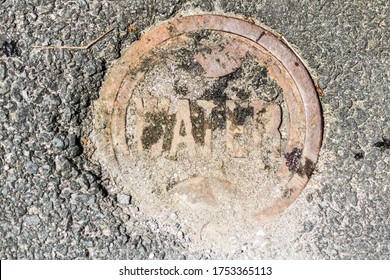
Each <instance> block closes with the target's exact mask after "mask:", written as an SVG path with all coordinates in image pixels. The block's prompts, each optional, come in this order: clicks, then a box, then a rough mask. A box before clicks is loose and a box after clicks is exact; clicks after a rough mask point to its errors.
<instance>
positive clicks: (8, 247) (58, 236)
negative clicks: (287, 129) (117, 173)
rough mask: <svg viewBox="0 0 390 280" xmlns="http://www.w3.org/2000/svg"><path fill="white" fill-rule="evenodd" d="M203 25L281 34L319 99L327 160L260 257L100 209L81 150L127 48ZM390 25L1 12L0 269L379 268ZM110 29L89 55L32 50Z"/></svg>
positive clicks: (356, 16) (201, 4)
mask: <svg viewBox="0 0 390 280" xmlns="http://www.w3.org/2000/svg"><path fill="white" fill-rule="evenodd" d="M206 12H207V13H209V12H213V13H218V14H227V15H241V16H242V15H243V16H246V17H251V18H253V20H255V22H257V23H262V24H265V25H267V26H269V27H271V28H272V29H274V30H276V31H278V32H279V33H281V34H283V36H284V37H285V38H286V39H287V40H288V41H289V42H290V43H291V44H293V45H294V46H296V48H297V50H298V52H299V54H300V55H301V56H302V57H303V59H304V60H305V62H306V63H307V65H308V67H309V68H310V70H311V74H312V75H313V76H316V77H318V78H319V84H320V86H321V87H322V88H323V89H324V93H323V96H322V97H321V104H322V109H323V118H324V140H323V146H322V150H321V154H320V159H319V162H318V165H317V168H316V171H315V173H314V175H313V176H312V178H311V180H310V182H309V184H308V186H307V187H306V189H305V191H304V193H303V194H302V195H301V196H300V198H299V199H298V200H297V201H296V202H295V204H294V205H293V206H292V207H291V208H290V209H289V211H287V212H285V213H284V214H283V215H282V216H281V217H280V218H279V219H277V220H276V221H275V222H273V223H272V224H267V225H264V226H263V227H261V228H259V230H258V239H257V240H258V242H257V243H256V242H252V243H251V242H249V243H247V244H242V246H241V247H240V249H239V250H235V251H232V252H223V253H221V252H220V251H218V250H216V249H213V248H199V247H197V248H194V247H193V246H191V241H190V239H189V237H188V236H187V235H186V234H185V231H183V229H182V228H181V225H180V223H176V224H175V223H174V222H173V223H170V225H169V226H165V225H163V224H159V223H157V222H156V221H154V220H153V219H151V218H150V217H148V216H146V215H144V214H143V213H142V212H141V211H139V209H138V206H137V205H135V204H134V203H131V200H130V197H128V196H125V195H118V196H112V195H110V194H109V192H108V191H107V190H109V189H110V184H112V183H111V182H110V181H109V180H108V174H105V172H104V170H103V172H102V170H101V168H100V166H99V165H98V164H97V163H96V162H94V161H91V160H90V158H91V154H92V152H93V148H92V147H91V145H90V143H89V138H88V135H89V133H90V132H91V127H92V125H91V121H92V120H91V111H92V106H93V102H94V100H96V99H97V98H98V97H99V96H98V95H99V89H100V86H101V84H102V82H103V81H104V76H105V74H106V72H107V70H109V69H110V66H111V65H112V64H113V63H114V62H115V59H116V58H118V57H119V56H120V55H121V53H122V51H123V50H124V49H125V47H126V46H128V45H129V44H131V43H132V42H133V41H135V40H137V38H139V36H140V35H141V34H142V32H143V31H144V30H145V29H147V28H148V27H150V26H152V25H154V24H156V23H158V22H159V21H162V20H165V19H168V18H172V17H175V16H178V15H179V14H184V15H187V14H196V13H206ZM389 18H390V6H389V3H388V1H363V0H362V1H342V2H340V3H335V2H333V1H223V0H222V1H218V2H217V1H180V0H176V1H160V2H158V1H99V2H97V1H96V2H95V1H93V2H92V1H82V0H80V1H39V0H36V1H8V0H6V1H4V0H3V1H0V23H1V24H0V39H1V41H0V42H1V43H2V42H4V41H6V40H8V41H11V40H14V41H16V42H17V51H16V53H13V54H12V55H11V56H9V57H8V56H6V55H5V54H3V55H2V56H1V57H0V126H1V127H0V170H1V173H0V208H1V211H0V213H1V214H0V232H1V235H2V238H1V240H0V256H1V258H2V259H75V258H77V259H84V258H85V259H89V258H101V259H123V258H129V259H149V258H155V259H185V258H187V259H193V258H195V259H199V258H204V259H207V258H240V259H243V258H276V259H280V258H287V259H291V258H293V259H296V258H299V259H301V258H310V259H329V258H330V259H356V258H359V259H389V256H390V245H389V244H390V229H389V213H390V212H389V211H390V209H389V205H390V203H389V202H390V201H389V200H390V190H389V185H390V184H389V181H390V180H389V161H390V155H389V145H390V144H389V142H388V140H387V139H389V138H390V126H389V118H390V113H389V112H390V108H389V94H390V83H389V80H390V66H389V63H390V47H389V45H390V20H389ZM128 26H134V27H136V28H137V30H136V31H134V30H129V29H128ZM111 28H114V31H113V32H112V33H110V34H108V35H107V36H106V37H105V38H104V39H103V40H101V41H100V42H98V43H97V44H96V45H94V46H92V47H91V48H90V49H89V50H78V51H74V50H73V51H69V50H37V49H33V48H32V45H49V44H64V45H65V44H66V45H84V44H87V43H89V42H90V41H92V40H93V39H95V38H96V37H98V36H99V35H100V34H102V33H104V32H105V31H107V30H109V29H111ZM8 54H10V53H9V52H8ZM297 214H298V215H297ZM170 218H171V219H172V220H173V221H175V219H177V217H176V216H175V215H174V214H172V215H171V217H170ZM172 224H173V225H175V226H172Z"/></svg>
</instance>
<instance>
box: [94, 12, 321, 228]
mask: <svg viewBox="0 0 390 280" xmlns="http://www.w3.org/2000/svg"><path fill="white" fill-rule="evenodd" d="M202 30H213V31H221V32H227V33H231V34H235V35H238V36H240V37H242V38H243V39H245V40H249V41H251V42H252V43H254V44H257V45H259V46H261V47H262V48H263V49H265V50H266V51H268V52H269V54H270V55H271V56H273V57H274V58H275V59H277V60H278V61H279V62H280V63H281V64H282V65H283V66H284V68H285V69H286V70H287V72H288V73H289V75H290V76H291V77H292V80H293V81H294V85H291V86H294V87H296V88H297V89H298V91H299V94H300V97H301V100H302V103H303V114H304V116H302V117H303V118H304V120H305V133H304V143H303V149H302V159H305V161H306V162H305V164H306V163H310V164H309V165H310V170H309V171H308V172H306V174H303V175H302V174H300V175H298V174H293V176H292V177H291V179H290V180H289V182H288V183H287V185H286V187H287V189H289V195H288V196H287V197H280V198H278V199H276V200H275V201H273V202H272V203H271V204H270V206H269V207H267V208H265V209H263V210H261V211H260V212H259V213H257V214H256V219H257V220H259V221H265V220H268V219H269V218H271V217H273V216H275V215H278V214H280V213H282V212H283V211H284V210H286V209H287V208H288V207H289V206H290V205H291V204H292V203H293V202H294V201H295V200H296V198H297V197H298V196H299V195H300V193H301V192H302V191H303V189H304V188H305V186H306V184H307V182H308V180H309V178H310V175H311V173H312V171H313V168H314V165H315V164H316V162H317V160H318V154H319V151H320V147H321V141H322V117H321V109H320V104H319V100H318V96H317V92H316V90H315V87H314V85H313V81H312V79H311V77H310V75H309V72H308V71H307V69H306V68H305V66H304V64H303V63H302V61H301V60H300V58H299V57H298V56H297V55H296V54H295V52H294V51H293V50H292V49H290V48H289V46H288V45H287V44H285V43H284V42H283V40H282V39H281V37H280V36H278V35H275V34H274V33H272V32H271V31H269V30H268V29H265V28H263V27H260V26H257V25H255V24H253V23H250V22H247V21H244V20H242V19H238V18H233V17H227V16H221V15H194V16H186V17H182V18H178V19H173V20H169V21H167V22H165V23H162V24H160V25H158V26H157V27H154V28H152V29H151V30H149V31H148V32H147V33H146V34H145V35H144V36H143V37H142V38H141V39H140V40H139V41H137V42H135V43H133V44H132V45H130V46H129V48H128V49H127V50H126V52H125V53H124V54H123V56H122V57H121V58H120V59H119V60H118V62H117V63H116V64H115V65H114V66H113V68H112V69H111V71H110V73H109V75H108V76H107V79H106V81H105V82H104V84H103V86H102V89H101V91H100V98H99V100H98V101H97V102H96V104H95V112H94V117H95V118H94V139H95V145H96V148H97V157H98V158H99V159H100V160H101V161H102V164H103V165H105V166H111V168H109V170H110V171H111V176H112V177H114V179H115V181H116V182H117V184H118V185H120V184H121V177H122V173H121V169H120V164H119V159H118V157H117V152H116V150H115V147H114V145H115V144H114V141H113V139H112V126H113V122H112V117H113V116H114V115H117V114H120V113H121V112H118V111H117V110H115V109H116V107H118V104H120V103H121V99H122V98H121V96H120V95H119V92H120V91H121V88H122V87H125V86H126V82H125V80H126V78H127V77H128V75H129V71H130V68H132V67H130V65H131V66H135V65H139V63H140V62H141V61H142V57H143V56H145V55H146V54H148V53H149V52H150V51H152V50H153V49H154V48H155V47H157V46H158V45H160V44H162V43H164V42H166V41H168V40H170V39H173V38H176V37H179V36H180V35H183V34H185V33H189V32H199V31H202ZM132 77H133V78H134V79H135V80H137V79H138V78H137V77H136V76H132ZM119 107H120V106H119ZM122 113H123V112H122ZM290 121H291V122H293V121H294V120H290ZM289 138H290V135H289ZM121 152H122V151H121ZM122 155H123V154H122ZM122 155H121V156H122ZM128 156H129V155H128ZM120 190H121V189H120V187H119V188H116V189H115V190H112V192H115V193H116V192H120Z"/></svg>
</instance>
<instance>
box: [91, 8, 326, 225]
mask: <svg viewBox="0 0 390 280" xmlns="http://www.w3.org/2000/svg"><path fill="white" fill-rule="evenodd" d="M200 32H212V34H215V36H216V38H220V39H218V40H220V41H218V40H216V41H217V43H218V42H222V45H218V44H215V45H213V43H212V40H208V41H207V40H206V39H205V38H208V37H207V36H209V35H207V36H204V37H202V36H201V37H200V38H201V39H199V40H200V41H201V40H204V41H207V42H206V43H204V44H205V45H207V47H204V46H203V47H202V48H199V49H196V48H194V49H195V50H196V51H195V52H194V53H188V52H187V53H185V54H184V56H186V55H187V56H190V60H188V61H189V62H188V63H190V64H191V63H192V62H191V61H193V63H196V65H195V66H194V65H192V66H191V67H192V68H191V67H190V68H191V69H190V70H189V71H193V69H195V68H196V67H198V66H199V65H200V66H201V70H202V71H201V73H200V74H199V73H197V74H196V75H198V76H203V77H204V78H205V79H216V78H220V77H225V76H227V75H230V74H232V73H234V72H235V71H236V70H237V69H240V68H241V67H242V64H243V63H244V61H245V60H246V59H251V60H254V61H256V63H258V64H259V65H262V66H264V67H265V68H266V69H267V73H268V75H269V76H270V77H271V78H272V79H273V80H274V81H276V83H277V84H278V86H279V87H280V88H281V89H282V91H283V104H284V105H283V106H285V108H286V109H287V111H288V112H287V113H284V114H283V112H282V111H283V109H282V107H281V106H282V105H280V104H279V105H278V104H275V103H272V102H266V101H264V100H261V99H257V98H254V97H253V96H252V97H250V98H246V99H245V98H242V99H236V100H234V99H229V98H227V100H225V101H224V102H225V103H223V104H225V105H223V106H222V107H223V108H224V109H223V110H224V111H223V113H221V114H223V116H225V119H226V123H225V124H224V125H225V126H226V129H225V130H224V131H223V135H225V136H224V137H225V139H226V154H227V155H228V156H230V157H231V158H232V159H231V160H232V161H234V160H236V159H237V160H240V159H246V160H249V159H250V158H251V151H252V150H254V151H255V152H256V147H257V148H258V147H263V146H262V145H264V143H263V144H262V141H264V139H263V136H262V134H267V135H268V136H267V137H268V138H267V139H268V140H267V142H266V143H267V146H268V147H267V149H270V151H272V154H273V156H275V157H279V159H280V161H279V162H280V166H279V167H278V172H277V173H275V177H277V178H278V180H279V181H280V182H282V183H283V184H284V187H283V189H284V191H283V193H282V194H281V195H280V196H279V197H275V196H273V197H270V198H269V199H268V201H267V203H266V205H265V206H264V207H261V208H260V209H257V210H256V211H255V212H254V213H250V215H251V216H253V217H254V218H255V219H257V220H259V221H265V220H267V219H269V218H271V217H274V216H275V215H278V214H280V213H282V212H283V211H284V210H286V209H287V208H288V207H289V206H290V205H291V204H292V203H293V202H294V201H295V200H296V199H297V197H298V196H299V194H300V193H301V192H302V190H303V189H304V188H305V186H306V184H307V182H308V180H309V178H310V176H311V174H312V172H313V170H314V167H315V164H316V162H317V159H318V154H319V150H320V146H321V139H322V118H321V110H320V105H319V101H318V98H317V94H316V91H315V87H314V86H313V82H312V80H311V77H310V75H309V73H308V71H307V69H306V68H305V66H304V64H303V63H302V61H301V60H300V59H299V57H298V56H297V55H296V54H295V53H294V51H293V50H291V49H290V48H289V47H288V46H287V45H286V44H285V43H284V42H283V41H282V40H281V38H279V36H277V35H275V34H273V33H272V32H270V31H269V30H267V29H265V28H262V27H260V26H257V25H255V24H252V23H250V22H247V21H244V20H241V19H237V18H232V17H225V16H218V15H196V16H187V17H182V18H178V19H174V20H171V21H169V22H166V23H163V24H161V25H159V26H157V27H155V28H153V29H151V30H150V31H148V32H147V33H145V35H144V36H143V37H141V39H140V40H139V41H137V42H135V43H133V44H132V45H131V46H130V47H129V48H128V49H127V51H126V52H125V53H124V54H123V56H122V57H121V58H120V59H119V60H118V62H117V63H116V64H115V65H114V66H113V68H112V69H111V71H110V73H109V75H108V76H107V79H106V81H105V83H104V85H103V87H102V89H101V92H100V98H99V100H98V102H97V103H96V104H95V118H94V138H95V142H96V146H97V157H98V158H99V159H100V161H101V162H102V164H103V165H104V166H105V168H107V169H108V170H109V171H110V173H111V175H112V176H113V177H114V179H115V181H116V186H115V187H114V188H113V189H112V190H111V191H112V192H114V193H118V192H127V193H130V194H131V195H133V196H134V198H135V199H136V200H139V201H142V200H148V199H150V200H151V201H152V200H153V199H155V200H157V201H158V199H159V197H160V196H159V195H155V193H156V191H155V188H153V190H151V191H149V192H145V190H143V189H142V190H140V187H139V186H141V184H140V185H138V184H137V182H135V181H137V180H140V181H142V180H144V178H143V175H144V174H143V173H142V169H140V168H139V167H134V166H135V165H134V164H133V163H134V162H138V161H146V162H147V163H145V164H141V165H142V166H144V165H148V168H149V170H150V169H152V168H153V167H152V166H153V164H151V163H150V162H153V160H154V159H155V158H159V157H165V158H166V159H164V160H168V161H170V163H172V162H176V163H177V164H178V165H180V164H181V163H180V160H178V159H177V158H178V156H177V155H178V153H179V150H180V149H181V148H182V146H184V149H182V150H183V151H184V152H183V153H185V154H186V156H185V158H187V157H193V158H194V161H195V160H197V157H198V155H200V154H201V155H202V158H203V159H207V158H208V157H211V153H212V149H213V148H212V139H213V133H214V131H213V129H212V127H213V123H212V120H211V116H212V113H213V112H214V111H213V110H215V109H214V108H215V107H216V106H217V105H216V101H215V100H214V99H213V97H212V98H211V101H210V99H207V98H205V99H202V98H199V99H197V100H195V97H191V98H189V99H185V98H183V96H175V93H174V92H172V96H164V97H160V98H159V97H158V96H156V95H153V93H151V96H142V95H139V96H136V94H134V92H135V91H136V90H138V88H139V87H140V84H141V83H142V81H144V79H145V73H146V72H147V71H149V70H148V69H149V68H150V67H152V66H153V65H154V66H155V65H157V64H158V63H160V62H161V61H162V60H164V59H167V60H169V59H171V60H177V59H178V58H177V55H176V56H175V55H173V54H172V53H171V51H172V50H177V49H179V50H180V49H185V48H186V46H188V44H191V42H197V40H198V39H196V36H197V35H196V34H198V35H199V34H201V33H200ZM194 34H195V35H194ZM194 36H195V37H194ZM199 36H200V35H199ZM194 38H195V39H194ZM199 40H198V41H199ZM202 42H203V41H202ZM172 75H173V76H174V75H175V73H174V72H173V73H172ZM194 75H195V74H194ZM156 83H157V81H156ZM195 84H196V83H195ZM157 91H158V89H157ZM191 96H192V95H191ZM193 96H196V95H193ZM213 100H214V101H213ZM218 102H219V101H218ZM130 104H132V105H130ZM194 104H195V105H194ZM221 104H222V103H221ZM194 106H196V108H198V109H199V108H200V109H199V110H200V111H199V112H202V113H201V114H203V115H205V116H209V117H210V118H209V119H208V118H204V119H201V118H200V117H199V116H198V115H197V113H193V109H194V108H195V107H194ZM172 107H174V109H173V111H172V112H173V113H172V112H171V110H172ZM238 109H240V110H242V111H243V112H247V113H248V116H251V118H252V119H251V120H250V122H251V123H252V124H253V127H251V128H250V131H251V132H252V134H253V135H252V137H251V138H250V140H245V141H246V142H245V141H241V140H237V139H236V138H240V137H241V136H245V135H246V134H248V127H247V126H246V125H245V124H244V121H246V115H245V116H244V117H243V119H242V123H241V121H240V118H239V117H238V118H237V117H236V116H235V115H234V114H235V112H237V111H239V110H238ZM148 112H149V113H150V112H152V113H156V114H155V118H159V119H158V120H154V119H151V117H150V116H149V115H147V113H148ZM157 113H159V114H160V113H161V114H163V115H157ZM256 116H261V117H262V118H263V119H262V120H261V121H257V119H256ZM196 118H199V119H200V120H201V121H200V124H199V125H200V126H201V128H202V129H201V130H199V129H198V130H199V131H200V134H201V135H200V136H199V137H198V136H196V135H195V130H196V125H195V124H194V120H195V119H196ZM129 119H134V122H135V125H134V127H132V125H131V121H129ZM129 123H130V124H129ZM282 124H283V125H285V126H286V130H287V138H286V141H285V144H284V145H281V144H280V143H281V142H283V141H282V140H281V139H282V138H281V136H280V127H281V126H282ZM147 129H149V130H150V131H149V130H147ZM153 130H154V131H153ZM160 130H161V131H160ZM157 132H158V134H156V133H157ZM153 133H154V134H153ZM148 135H151V136H150V139H147V140H145V139H146V136H148ZM156 135H157V136H156ZM152 136H155V137H154V138H153V137H152ZM197 137H198V138H197ZM129 138H131V139H133V138H135V140H131V139H130V140H129ZM167 139H168V140H167ZM248 139H249V138H248ZM131 141H134V143H133V142H131ZM240 141H241V142H240ZM249 142H250V143H252V144H253V147H252V148H248V147H246V145H247V144H248V143H249ZM129 143H130V144H129ZM131 143H133V144H134V145H133V144H131ZM199 143H200V144H199ZM243 143H244V144H243ZM294 149H295V150H296V149H299V150H300V154H299V158H297V159H296V160H297V164H296V165H297V166H296V168H295V169H291V168H290V169H289V167H288V166H287V165H288V162H286V159H285V155H286V154H289V153H291V152H292V151H294ZM144 153H147V156H145V155H144ZM199 157H200V156H199ZM287 158H288V157H287ZM186 162H188V160H187V161H186ZM137 168H138V169H137ZM137 170H139V172H140V174H138V175H134V173H135V172H137ZM153 172H154V171H153ZM210 172H211V171H210ZM211 173H212V172H211ZM211 173H210V176H204V174H203V176H199V177H197V176H193V177H191V176H187V177H188V178H186V179H184V180H182V181H181V182H179V184H176V186H172V187H171V188H172V190H170V189H169V188H167V192H166V193H165V194H164V197H165V198H164V199H165V201H167V203H168V204H169V203H170V202H172V200H171V199H170V198H169V197H170V196H174V195H177V194H179V196H181V197H183V196H186V191H187V192H188V193H187V195H188V196H189V197H191V201H192V204H196V205H198V204H199V203H198V202H199V201H200V202H201V201H202V199H203V200H204V202H205V203H204V205H206V206H207V205H218V199H217V198H218V197H220V196H224V194H225V193H229V194H227V195H226V196H231V197H233V198H232V199H234V197H236V199H237V200H239V201H242V202H243V203H245V199H246V197H245V196H246V195H245V193H243V192H241V190H240V187H239V186H234V184H231V182H229V180H225V178H219V179H218V178H214V176H212V175H211ZM221 174H222V173H221ZM145 176H146V175H145ZM221 176H222V175H221ZM198 181H199V182H198ZM197 182H198V183H199V184H198V185H197ZM259 184H261V182H259ZM142 186H143V187H141V188H145V185H142ZM227 186H228V187H227ZM146 188H147V184H146ZM213 188H214V189H213ZM157 189H158V188H157ZM217 189H219V191H218V190H217ZM221 189H223V191H221ZM227 190H229V191H227ZM261 192H262V194H263V195H264V196H266V195H267V191H261ZM232 193H234V195H232ZM148 194H149V195H150V197H149V196H148ZM153 196H154V198H152V197H153ZM167 197H168V198H167ZM222 200H223V198H222ZM194 201H195V202H196V203H194ZM190 204H191V203H190ZM145 205H147V203H146V204H145ZM171 207H173V208H174V207H175V205H172V206H171ZM206 208H207V207H206ZM162 209H163V207H162ZM156 211H160V210H156ZM161 211H163V210H161Z"/></svg>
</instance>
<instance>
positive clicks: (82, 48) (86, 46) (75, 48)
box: [32, 28, 114, 50]
mask: <svg viewBox="0 0 390 280" xmlns="http://www.w3.org/2000/svg"><path fill="white" fill-rule="evenodd" d="M113 30H114V28H112V29H110V30H108V31H107V32H106V33H104V34H102V35H100V36H99V37H97V38H96V39H95V40H93V41H92V42H90V43H89V44H87V45H84V46H32V47H33V48H39V49H42V50H48V49H71V50H87V49H89V48H90V47H92V46H93V45H94V44H96V43H97V42H98V41H99V40H100V39H102V38H103V37H104V36H106V35H107V34H108V33H110V32H111V31H113Z"/></svg>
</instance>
